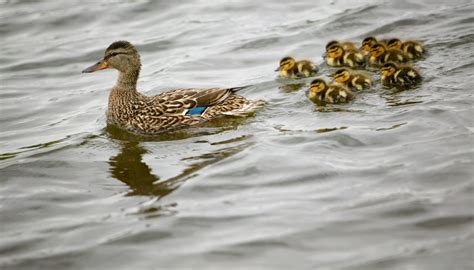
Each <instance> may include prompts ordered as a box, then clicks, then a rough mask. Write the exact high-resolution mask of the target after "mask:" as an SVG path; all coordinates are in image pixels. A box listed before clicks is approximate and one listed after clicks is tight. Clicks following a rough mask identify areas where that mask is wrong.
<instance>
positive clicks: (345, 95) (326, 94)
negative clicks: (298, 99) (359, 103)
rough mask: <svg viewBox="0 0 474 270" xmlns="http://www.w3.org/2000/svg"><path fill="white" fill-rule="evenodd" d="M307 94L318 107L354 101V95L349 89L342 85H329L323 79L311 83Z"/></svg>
mask: <svg viewBox="0 0 474 270" xmlns="http://www.w3.org/2000/svg"><path fill="white" fill-rule="evenodd" d="M307 94H308V98H309V99H310V100H311V101H312V102H314V103H316V104H318V105H324V104H325V103H331V104H335V103H347V102H349V101H350V100H352V99H354V94H353V93H352V91H351V90H349V89H348V88H347V87H345V86H343V85H340V84H328V83H327V82H326V81H325V80H324V79H321V78H317V79H315V80H313V81H312V82H311V85H310V87H309V90H308V93H307Z"/></svg>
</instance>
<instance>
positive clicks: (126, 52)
mask: <svg viewBox="0 0 474 270" xmlns="http://www.w3.org/2000/svg"><path fill="white" fill-rule="evenodd" d="M140 67H141V62H140V56H139V54H138V51H137V50H136V49H135V47H134V46H133V45H132V44H130V43H129V42H127V41H117V42H114V43H112V44H111V45H110V46H109V47H108V48H107V49H106V51H105V56H104V58H103V59H102V60H101V61H99V62H98V63H97V64H95V65H92V66H91V67H89V68H87V69H85V70H84V71H83V72H84V73H90V72H95V71H97V70H101V69H106V68H114V69H117V70H118V71H119V76H118V79H117V82H116V84H115V86H114V87H113V88H112V90H111V92H110V95H109V103H108V110H107V122H108V123H109V124H113V125H116V126H118V127H120V128H122V129H126V130H128V131H131V132H134V133H139V134H145V135H153V134H157V133H161V132H164V131H169V130H174V129H178V128H185V127H189V126H193V125H196V124H199V123H202V122H205V121H207V120H210V119H213V118H216V117H219V116H224V115H235V116H244V115H247V114H250V113H253V112H254V111H255V110H256V109H257V108H259V107H261V106H263V101H252V100H248V99H246V98H244V97H242V96H240V95H237V94H236V93H237V92H238V91H239V90H240V89H242V88H238V87H237V88H211V89H177V90H173V91H169V92H165V93H162V94H159V95H157V96H145V95H143V94H141V93H139V92H138V91H137V89H136V86H137V80H138V76H139V73H140Z"/></svg>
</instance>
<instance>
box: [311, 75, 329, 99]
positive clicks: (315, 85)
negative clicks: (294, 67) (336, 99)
mask: <svg viewBox="0 0 474 270" xmlns="http://www.w3.org/2000/svg"><path fill="white" fill-rule="evenodd" d="M327 88H328V84H327V82H326V81H325V80H324V79H320V78H318V79H314V80H313V81H312V82H311V84H310V86H309V93H310V96H315V95H317V94H318V93H320V92H322V91H324V90H326V89H327Z"/></svg>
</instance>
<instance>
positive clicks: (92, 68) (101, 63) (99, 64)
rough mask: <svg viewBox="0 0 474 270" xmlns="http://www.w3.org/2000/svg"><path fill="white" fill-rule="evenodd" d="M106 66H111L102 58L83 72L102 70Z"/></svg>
mask: <svg viewBox="0 0 474 270" xmlns="http://www.w3.org/2000/svg"><path fill="white" fill-rule="evenodd" d="M106 68H109V65H107V63H106V62H105V61H104V60H100V61H99V62H97V63H96V64H94V65H92V66H90V67H88V68H86V69H84V70H83V71H82V73H91V72H94V71H97V70H101V69H106Z"/></svg>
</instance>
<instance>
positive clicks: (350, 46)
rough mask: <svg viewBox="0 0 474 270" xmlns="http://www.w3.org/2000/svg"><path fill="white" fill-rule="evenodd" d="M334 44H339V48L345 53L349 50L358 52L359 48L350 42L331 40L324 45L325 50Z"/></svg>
mask: <svg viewBox="0 0 474 270" xmlns="http://www.w3.org/2000/svg"><path fill="white" fill-rule="evenodd" d="M334 44H339V45H341V47H342V48H343V49H344V50H346V51H349V50H358V49H359V48H358V47H357V45H356V44H355V43H354V42H352V41H342V42H340V41H337V40H331V41H329V42H328V43H327V44H326V50H327V49H328V48H329V47H331V46H332V45H334Z"/></svg>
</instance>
